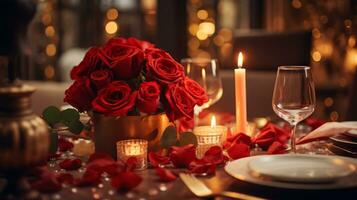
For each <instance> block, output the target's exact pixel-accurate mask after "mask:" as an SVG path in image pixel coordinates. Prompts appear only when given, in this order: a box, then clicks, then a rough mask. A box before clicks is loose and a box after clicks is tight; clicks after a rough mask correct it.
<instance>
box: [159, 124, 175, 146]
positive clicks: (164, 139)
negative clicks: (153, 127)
mask: <svg viewBox="0 0 357 200" xmlns="http://www.w3.org/2000/svg"><path fill="white" fill-rule="evenodd" d="M177 143H178V141H177V131H176V127H174V126H168V127H167V128H166V129H165V131H164V132H163V133H162V136H161V139H160V146H161V147H162V148H169V147H171V146H173V145H176V144H177Z"/></svg>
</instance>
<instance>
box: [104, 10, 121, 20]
mask: <svg viewBox="0 0 357 200" xmlns="http://www.w3.org/2000/svg"><path fill="white" fill-rule="evenodd" d="M106 16H107V19H108V20H116V19H117V18H118V16H119V13H118V10H117V9H116V8H110V9H108V10H107V13H106Z"/></svg>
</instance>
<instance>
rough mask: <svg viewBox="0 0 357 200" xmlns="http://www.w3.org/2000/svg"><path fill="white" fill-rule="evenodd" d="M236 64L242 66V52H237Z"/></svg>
mask: <svg viewBox="0 0 357 200" xmlns="http://www.w3.org/2000/svg"><path fill="white" fill-rule="evenodd" d="M237 65H238V67H239V68H241V67H243V54H242V52H239V54H238V60H237Z"/></svg>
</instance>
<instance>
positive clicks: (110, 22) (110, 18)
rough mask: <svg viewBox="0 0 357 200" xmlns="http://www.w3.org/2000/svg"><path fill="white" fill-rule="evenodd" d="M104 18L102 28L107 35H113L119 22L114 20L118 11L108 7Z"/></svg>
mask: <svg viewBox="0 0 357 200" xmlns="http://www.w3.org/2000/svg"><path fill="white" fill-rule="evenodd" d="M105 16H106V19H105V26H104V30H105V32H106V33H107V36H108V37H109V38H110V37H113V36H115V35H116V33H117V32H118V31H119V24H118V23H117V22H116V20H118V17H119V11H118V9H116V8H109V9H108V10H107V11H106V15H105Z"/></svg>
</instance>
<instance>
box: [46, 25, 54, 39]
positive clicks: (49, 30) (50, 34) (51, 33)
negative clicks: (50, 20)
mask: <svg viewBox="0 0 357 200" xmlns="http://www.w3.org/2000/svg"><path fill="white" fill-rule="evenodd" d="M55 34H56V31H55V28H54V27H53V26H47V27H46V29H45V35H46V36H47V37H53V36H55Z"/></svg>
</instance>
